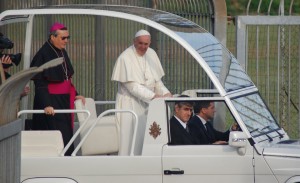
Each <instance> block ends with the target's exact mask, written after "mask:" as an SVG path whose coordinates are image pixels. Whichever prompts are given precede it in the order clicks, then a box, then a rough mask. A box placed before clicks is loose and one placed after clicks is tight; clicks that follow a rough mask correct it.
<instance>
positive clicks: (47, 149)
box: [21, 130, 64, 157]
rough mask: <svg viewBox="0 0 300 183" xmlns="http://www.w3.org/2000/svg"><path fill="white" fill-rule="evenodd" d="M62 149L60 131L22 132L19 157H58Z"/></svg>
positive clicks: (62, 143)
mask: <svg viewBox="0 0 300 183" xmlns="http://www.w3.org/2000/svg"><path fill="white" fill-rule="evenodd" d="M63 148H64V142H63V139H62V135H61V132H60V131H56V130H52V131H22V132H21V156H22V157H47V156H59V155H60V153H61V152H62V150H63Z"/></svg>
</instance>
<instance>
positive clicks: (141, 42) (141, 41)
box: [134, 35, 151, 56]
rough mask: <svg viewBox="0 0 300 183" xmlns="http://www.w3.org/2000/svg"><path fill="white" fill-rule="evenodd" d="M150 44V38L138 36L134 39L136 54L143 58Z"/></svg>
mask: <svg viewBox="0 0 300 183" xmlns="http://www.w3.org/2000/svg"><path fill="white" fill-rule="evenodd" d="M150 43H151V38H150V36H147V35H146V36H139V37H136V38H135V39H134V47H135V49H136V52H137V53H138V54H139V55H140V56H143V55H144V54H145V53H146V51H147V49H148V48H149V46H150Z"/></svg>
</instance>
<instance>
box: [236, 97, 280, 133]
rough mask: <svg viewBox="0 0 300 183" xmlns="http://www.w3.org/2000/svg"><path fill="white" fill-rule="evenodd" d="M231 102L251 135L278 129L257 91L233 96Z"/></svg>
mask: <svg viewBox="0 0 300 183" xmlns="http://www.w3.org/2000/svg"><path fill="white" fill-rule="evenodd" d="M232 103H233V105H234V107H235V108H236V110H237V111H238V113H239V115H240V117H241V118H242V120H243V121H244V123H245V125H246V126H247V128H248V130H249V132H250V134H251V135H252V136H253V137H257V136H260V135H264V134H267V133H270V132H273V131H275V130H279V126H278V124H277V122H276V120H275V119H274V117H273V116H272V114H271V113H270V111H269V110H268V108H267V106H266V105H265V103H264V102H263V100H262V98H261V97H260V95H259V94H258V93H254V94H250V95H246V96H242V97H238V98H235V99H233V100H232Z"/></svg>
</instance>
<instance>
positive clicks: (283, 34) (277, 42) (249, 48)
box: [236, 1, 300, 138]
mask: <svg viewBox="0 0 300 183" xmlns="http://www.w3.org/2000/svg"><path fill="white" fill-rule="evenodd" d="M281 2H283V1H281ZM249 3H251V1H249ZM271 3H272V1H271V2H270V4H269V9H268V12H266V13H265V14H267V15H260V14H258V15H246V16H238V17H237V21H236V26H237V27H236V30H237V32H236V34H237V40H236V54H237V59H238V60H239V62H240V63H241V64H242V65H243V66H244V68H245V70H246V72H247V73H248V74H249V75H250V77H251V78H252V80H253V81H254V83H255V84H256V86H257V87H258V88H259V90H260V93H261V95H262V97H263V98H264V100H265V101H266V103H267V104H268V105H269V107H270V110H271V111H272V112H273V114H274V115H275V118H276V119H277V120H278V122H279V123H280V124H281V126H283V128H284V129H285V130H286V131H287V132H288V134H289V135H290V136H291V137H292V138H299V132H300V125H299V124H300V116H299V107H300V103H299V100H300V97H299V96H300V90H299V80H300V78H299V66H300V65H299V63H300V43H299V40H300V17H299V16H293V15H292V11H291V9H292V7H293V1H291V3H290V5H289V6H288V7H284V4H283V3H281V4H280V6H279V7H277V8H278V13H279V14H278V15H270V10H271V7H272V4H271ZM248 7H249V4H248ZM287 8H288V11H287V12H288V13H284V10H285V9H287ZM257 12H258V13H259V12H260V10H259V7H258V10H257ZM247 14H249V10H248V9H247Z"/></svg>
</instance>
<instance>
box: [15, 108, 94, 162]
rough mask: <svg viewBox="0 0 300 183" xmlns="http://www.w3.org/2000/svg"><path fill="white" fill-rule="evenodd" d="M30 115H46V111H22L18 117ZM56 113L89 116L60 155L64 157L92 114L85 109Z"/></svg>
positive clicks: (57, 110) (64, 110)
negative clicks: (84, 114)
mask: <svg viewBox="0 0 300 183" xmlns="http://www.w3.org/2000/svg"><path fill="white" fill-rule="evenodd" d="M29 113H30V114H33V113H35V114H42V113H45V111H44V110H22V111H19V112H18V117H19V116H20V115H22V114H29ZM54 113H86V114H87V115H88V116H87V118H86V119H85V120H84V122H83V124H82V126H80V127H79V128H78V130H77V131H76V132H75V134H74V135H73V137H72V138H71V139H70V141H69V143H68V144H67V145H66V146H65V147H64V149H63V150H62V152H61V153H60V156H64V155H65V153H66V151H67V150H68V149H69V147H70V146H71V144H72V143H73V142H74V140H75V138H76V137H77V136H78V134H79V132H80V130H81V129H82V128H83V127H84V125H85V124H86V123H87V121H88V120H89V118H90V116H91V113H90V111H88V110H85V109H56V110H54Z"/></svg>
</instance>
